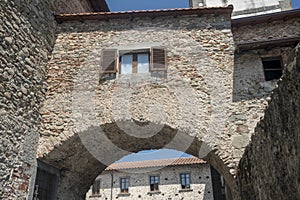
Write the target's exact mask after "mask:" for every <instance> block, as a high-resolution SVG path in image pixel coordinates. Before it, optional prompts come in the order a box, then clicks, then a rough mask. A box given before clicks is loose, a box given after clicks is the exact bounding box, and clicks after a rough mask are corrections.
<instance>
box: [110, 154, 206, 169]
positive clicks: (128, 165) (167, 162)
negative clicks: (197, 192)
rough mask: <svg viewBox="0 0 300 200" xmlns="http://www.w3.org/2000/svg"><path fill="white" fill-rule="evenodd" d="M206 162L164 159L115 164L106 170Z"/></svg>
mask: <svg viewBox="0 0 300 200" xmlns="http://www.w3.org/2000/svg"><path fill="white" fill-rule="evenodd" d="M205 163H206V161H204V160H202V159H199V158H196V157H188V158H173V159H164V160H147V161H138V162H123V163H114V164H111V165H110V166H108V167H107V168H106V169H105V170H106V171H112V170H121V169H139V168H148V167H165V166H179V165H195V164H205Z"/></svg>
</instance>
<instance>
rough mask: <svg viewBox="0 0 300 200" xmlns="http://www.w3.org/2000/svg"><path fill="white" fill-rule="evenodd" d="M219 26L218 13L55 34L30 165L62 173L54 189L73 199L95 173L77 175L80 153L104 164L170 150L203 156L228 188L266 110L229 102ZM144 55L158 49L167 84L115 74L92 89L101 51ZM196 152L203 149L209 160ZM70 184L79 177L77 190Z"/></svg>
mask: <svg viewBox="0 0 300 200" xmlns="http://www.w3.org/2000/svg"><path fill="white" fill-rule="evenodd" d="M227 17H228V16H224V15H222V14H221V13H219V14H214V15H210V14H203V15H202V16H195V15H193V16H180V17H179V16H178V17H172V16H166V17H155V18H148V17H136V18H132V19H111V20H107V21H105V20H94V21H92V20H90V21H89V20H86V21H83V23H82V21H81V22H78V21H71V22H63V23H62V24H61V25H60V26H59V28H58V33H57V35H58V37H57V41H56V44H55V47H54V51H53V56H52V59H51V61H50V62H49V64H48V66H47V94H46V96H47V97H46V101H45V102H44V106H43V108H42V110H41V113H42V116H43V117H42V121H43V123H42V127H41V129H40V134H41V137H40V140H39V149H38V157H39V158H40V159H42V160H43V161H45V162H47V163H49V164H52V165H54V166H56V167H58V168H59V169H64V170H65V171H66V175H65V178H66V179H64V177H63V179H64V180H66V181H65V184H66V185H62V186H60V187H61V188H64V189H66V188H72V191H76V192H78V194H81V195H82V194H85V192H86V190H87V189H88V187H89V186H90V185H91V183H92V181H93V180H94V178H95V177H93V176H94V174H95V172H93V174H89V175H84V174H85V173H87V172H86V171H88V169H87V168H86V167H87V166H91V165H90V164H91V163H92V162H90V163H88V164H86V166H84V163H80V164H75V163H77V160H78V159H80V155H81V154H82V152H79V151H80V149H82V148H81V146H82V145H83V146H85V147H86V148H87V149H88V151H89V152H90V155H89V157H93V156H91V155H92V154H93V155H94V158H96V159H97V160H99V161H101V162H103V163H104V165H108V164H111V163H112V162H114V161H116V160H118V159H120V158H121V157H122V156H124V155H127V154H129V153H131V152H136V151H139V150H144V149H151V148H152V149H159V148H162V147H165V148H169V149H176V150H179V151H184V152H188V153H190V154H192V155H194V156H197V157H204V156H206V155H207V153H209V154H208V156H207V157H206V159H207V160H208V161H209V162H210V163H211V164H212V165H213V166H214V167H215V168H216V169H217V170H218V171H219V172H220V173H221V174H222V175H223V176H224V177H225V179H226V181H227V182H228V183H229V185H230V186H231V187H232V189H234V187H235V182H234V179H233V176H234V175H235V174H236V172H237V163H238V162H239V160H240V158H241V156H242V154H243V150H244V148H245V147H246V146H247V144H248V143H249V140H250V136H251V134H252V133H253V131H254V127H255V126H256V123H257V122H258V121H259V119H260V117H262V114H263V110H264V109H265V106H266V101H265V100H264V99H259V98H250V99H246V100H239V101H233V99H234V95H233V82H234V80H233V78H234V64H233V62H234V46H233V39H232V34H231V27H230V21H229V18H227ZM153 46H164V47H166V48H167V51H168V53H167V56H168V71H167V79H166V80H165V79H160V78H157V77H153V76H151V74H146V75H144V76H138V75H136V76H134V75H133V76H131V75H129V76H121V75H119V74H118V73H117V74H116V75H112V76H111V77H110V80H106V81H103V80H102V81H100V78H99V77H100V76H101V72H100V62H101V51H102V50H103V49H106V48H116V49H118V50H120V51H122V50H127V51H130V50H133V49H149V48H150V47H153ZM256 73H260V72H256ZM240 84H243V83H240ZM126 99H129V100H130V101H129V102H130V105H131V106H128V101H127V100H126ZM153 105H155V106H153ZM127 108H130V109H127ZM145 111H147V112H145ZM149 124H150V125H149ZM141 127H142V128H141ZM149 130H155V131H157V132H155V133H158V134H156V135H152V134H153V133H152V132H151V131H150V132H149ZM99 133H100V134H99ZM147 134H148V135H149V134H150V135H151V137H149V136H147ZM152 136H153V137H152ZM175 136H176V137H175ZM74 138H76V139H74ZM78 138H80V139H81V140H80V139H78ZM99 138H101V139H99ZM173 138H175V139H174V140H173ZM73 139H74V140H76V141H78V142H79V143H78V144H77V143H76V145H78V146H80V148H79V149H78V150H76V149H74V148H72V147H71V146H68V147H67V146H66V145H71V144H72V143H69V142H68V141H69V140H70V141H73ZM80 141H81V142H80ZM96 141H97V142H98V143H96ZM203 144H205V145H206V146H209V147H210V148H207V149H209V150H208V152H206V151H207V149H206V148H205V147H203V146H205V145H203ZM73 145H74V143H73ZM76 145H75V146H76ZM110 145H111V146H110ZM96 146H97V148H96ZM94 147H95V148H94ZM115 147H117V148H115ZM62 149H63V150H62ZM211 150H212V151H211ZM93 151H96V153H95V152H93ZM112 152H113V153H112ZM108 154H109V155H110V156H107V155H108ZM84 155H87V154H85V153H84ZM95 163H97V162H95ZM98 165H99V163H98ZM97 169H98V170H101V169H103V166H102V167H98V168H97ZM98 172H101V171H98ZM72 173H74V174H73V175H71V174H72ZM80 173H82V174H80ZM79 175H80V176H84V177H88V178H87V179H86V180H85V181H86V183H83V182H81V183H82V184H83V185H80V188H79V186H78V185H76V183H78V182H79V181H80V180H78V179H77V177H78V176H79ZM67 179H68V180H67ZM70 193H72V192H70Z"/></svg>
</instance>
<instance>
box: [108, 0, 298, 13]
mask: <svg viewBox="0 0 300 200" xmlns="http://www.w3.org/2000/svg"><path fill="white" fill-rule="evenodd" d="M106 2H107V3H108V5H109V8H110V10H111V11H126V10H153V9H167V8H187V7H189V0H106ZM292 2H293V6H294V8H300V0H292Z"/></svg>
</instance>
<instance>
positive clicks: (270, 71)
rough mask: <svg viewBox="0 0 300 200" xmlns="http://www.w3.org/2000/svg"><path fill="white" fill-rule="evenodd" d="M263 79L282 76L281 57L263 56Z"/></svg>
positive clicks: (269, 79)
mask: <svg viewBox="0 0 300 200" xmlns="http://www.w3.org/2000/svg"><path fill="white" fill-rule="evenodd" d="M262 64H263V67H264V74H265V80H266V81H271V80H274V79H279V78H280V77H281V76H282V60H281V57H273V58H263V59H262Z"/></svg>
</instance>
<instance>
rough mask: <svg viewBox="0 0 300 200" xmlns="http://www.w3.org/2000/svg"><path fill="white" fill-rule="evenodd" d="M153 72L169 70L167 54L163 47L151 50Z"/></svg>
mask: <svg viewBox="0 0 300 200" xmlns="http://www.w3.org/2000/svg"><path fill="white" fill-rule="evenodd" d="M150 66H151V67H150V69H151V71H165V70H167V52H166V50H165V49H164V48H163V47H152V48H151V65H150Z"/></svg>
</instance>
